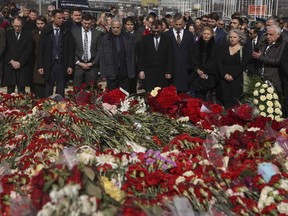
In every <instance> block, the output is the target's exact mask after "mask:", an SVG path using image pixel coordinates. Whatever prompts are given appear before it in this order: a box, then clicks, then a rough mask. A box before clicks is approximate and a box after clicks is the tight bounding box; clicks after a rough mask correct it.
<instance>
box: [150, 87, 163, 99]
mask: <svg viewBox="0 0 288 216" xmlns="http://www.w3.org/2000/svg"><path fill="white" fill-rule="evenodd" d="M160 89H161V88H160V87H155V88H154V89H153V90H152V91H151V93H150V94H151V96H152V97H156V96H157V94H158V91H159V90H160Z"/></svg>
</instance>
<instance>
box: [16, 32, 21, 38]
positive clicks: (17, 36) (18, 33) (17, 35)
mask: <svg viewBox="0 0 288 216" xmlns="http://www.w3.org/2000/svg"><path fill="white" fill-rule="evenodd" d="M19 35H20V32H16V39H17V40H19Z"/></svg>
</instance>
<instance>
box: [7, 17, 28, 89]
mask: <svg viewBox="0 0 288 216" xmlns="http://www.w3.org/2000/svg"><path fill="white" fill-rule="evenodd" d="M12 26H13V29H10V30H8V31H7V32H6V54H5V62H4V77H3V78H4V80H3V84H4V85H5V86H7V93H8V94H11V93H13V92H15V86H16V85H17V88H18V93H22V94H24V93H25V86H28V85H29V84H30V82H31V80H30V78H31V74H30V73H32V72H31V71H30V70H29V69H30V67H29V66H30V65H29V62H30V61H29V59H30V55H31V53H32V51H33V40H32V34H31V33H30V32H28V31H25V30H22V28H23V20H22V18H21V17H18V16H17V17H15V18H13V20H12Z"/></svg>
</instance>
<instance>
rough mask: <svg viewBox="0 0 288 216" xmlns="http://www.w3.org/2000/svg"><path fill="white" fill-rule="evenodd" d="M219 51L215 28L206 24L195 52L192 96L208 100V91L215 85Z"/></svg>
mask: <svg viewBox="0 0 288 216" xmlns="http://www.w3.org/2000/svg"><path fill="white" fill-rule="evenodd" d="M218 52H219V49H218V46H217V44H216V43H215V40H214V31H213V29H212V28H211V27H208V26H205V27H204V28H203V30H202V32H201V35H200V38H199V41H198V42H197V43H196V49H195V50H194V52H193V72H192V78H191V92H192V96H195V97H197V98H201V99H202V100H204V101H206V99H207V93H208V92H209V90H212V89H213V88H214V87H215V83H216V81H215V80H216V75H217V59H218V56H219V53H218Z"/></svg>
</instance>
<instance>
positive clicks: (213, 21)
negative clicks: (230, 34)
mask: <svg viewBox="0 0 288 216" xmlns="http://www.w3.org/2000/svg"><path fill="white" fill-rule="evenodd" d="M218 20H219V15H218V14H217V13H216V12H213V13H211V14H210V15H209V19H208V26H210V27H211V28H212V29H213V31H214V40H215V42H216V43H217V44H220V43H223V40H224V39H226V35H227V34H226V32H225V31H223V29H221V28H218V27H217V21H218Z"/></svg>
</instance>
